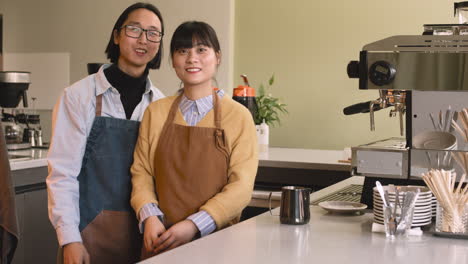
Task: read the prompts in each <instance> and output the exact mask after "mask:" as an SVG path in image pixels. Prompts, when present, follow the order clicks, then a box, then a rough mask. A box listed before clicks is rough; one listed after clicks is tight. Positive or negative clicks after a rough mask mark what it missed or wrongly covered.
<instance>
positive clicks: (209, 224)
mask: <svg viewBox="0 0 468 264" xmlns="http://www.w3.org/2000/svg"><path fill="white" fill-rule="evenodd" d="M217 93H218V96H219V97H220V98H222V97H223V96H224V91H223V90H218V91H217ZM179 109H180V111H181V113H182V115H183V117H184V120H185V122H187V124H188V125H189V126H195V125H197V124H198V122H200V120H202V119H203V118H204V117H205V116H206V114H208V112H209V111H211V109H213V95H209V96H206V97H203V98H200V99H197V100H194V101H193V100H190V99H188V98H187V97H186V96H185V95H182V99H181V100H180V104H179ZM139 215H140V231H141V232H143V222H144V221H145V220H146V219H147V218H148V217H150V216H158V217H160V218H163V217H164V214H163V212H162V211H161V210H160V209H159V208H158V206H157V205H155V204H153V203H151V204H145V205H144V206H143V207H142V209H141V210H140V213H139ZM187 219H189V220H191V221H192V222H193V223H194V224H195V225H196V226H197V228H198V230H199V231H200V235H201V236H202V237H203V236H206V235H208V234H210V233H212V232H213V231H215V230H216V223H215V221H214V220H213V218H212V217H211V216H210V215H209V214H208V213H207V212H206V211H199V212H197V213H195V214H192V215H190V216H189V217H187Z"/></svg>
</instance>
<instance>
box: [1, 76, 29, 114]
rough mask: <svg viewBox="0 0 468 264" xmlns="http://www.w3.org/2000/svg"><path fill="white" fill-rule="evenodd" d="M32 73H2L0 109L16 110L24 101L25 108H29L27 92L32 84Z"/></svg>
mask: <svg viewBox="0 0 468 264" xmlns="http://www.w3.org/2000/svg"><path fill="white" fill-rule="evenodd" d="M30 75H31V73H30V72H13V71H3V72H0V107H3V108H16V107H18V104H19V102H20V101H21V99H23V106H24V107H28V100H27V98H28V97H27V93H26V90H27V89H28V87H29V84H30V83H31V78H30Z"/></svg>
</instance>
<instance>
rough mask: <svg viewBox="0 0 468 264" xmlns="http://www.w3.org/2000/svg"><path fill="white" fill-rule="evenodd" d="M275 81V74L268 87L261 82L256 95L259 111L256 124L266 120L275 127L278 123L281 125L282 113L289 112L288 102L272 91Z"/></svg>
mask: <svg viewBox="0 0 468 264" xmlns="http://www.w3.org/2000/svg"><path fill="white" fill-rule="evenodd" d="M274 82H275V75H274V74H273V75H272V76H271V78H270V79H269V80H268V84H267V85H266V87H265V86H264V85H263V83H262V84H260V86H259V88H258V93H257V96H256V98H255V99H256V101H257V107H258V112H257V115H256V116H255V124H256V125H260V124H261V123H262V122H263V121H264V120H265V123H266V124H267V125H269V126H272V127H274V126H275V125H276V124H277V125H281V121H280V114H286V113H288V110H286V104H283V103H281V102H280V100H279V98H276V97H273V96H272V95H271V93H270V89H271V86H273V84H274Z"/></svg>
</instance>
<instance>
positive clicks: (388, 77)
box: [369, 61, 396, 86]
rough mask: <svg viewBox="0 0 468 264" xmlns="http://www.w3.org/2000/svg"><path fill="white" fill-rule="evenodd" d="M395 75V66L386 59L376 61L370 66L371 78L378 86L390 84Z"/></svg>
mask: <svg viewBox="0 0 468 264" xmlns="http://www.w3.org/2000/svg"><path fill="white" fill-rule="evenodd" d="M395 75H396V69H395V67H394V66H393V65H392V64H390V63H388V62H386V61H376V62H374V63H373V64H372V65H371V66H370V68H369V79H370V81H371V82H372V83H373V84H375V85H377V86H384V85H387V84H390V83H391V82H392V81H393V79H395Z"/></svg>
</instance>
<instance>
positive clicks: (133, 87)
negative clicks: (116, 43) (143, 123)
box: [104, 64, 148, 119]
mask: <svg viewBox="0 0 468 264" xmlns="http://www.w3.org/2000/svg"><path fill="white" fill-rule="evenodd" d="M104 75H105V76H106V78H107V80H108V81H109V83H110V84H111V85H112V86H113V87H115V89H117V90H118V91H119V93H120V100H121V101H122V104H123V107H124V110H125V116H126V117H127V119H130V118H131V117H132V113H133V110H135V107H136V106H137V105H138V104H139V103H140V102H141V98H142V96H143V93H144V92H145V88H146V80H147V77H148V69H146V70H145V72H144V73H143V74H142V75H141V76H140V77H138V78H134V77H132V76H130V75H128V74H126V73H125V72H123V71H121V70H120V69H119V67H117V65H116V64H112V65H111V66H109V67H108V68H107V69H105V70H104Z"/></svg>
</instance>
